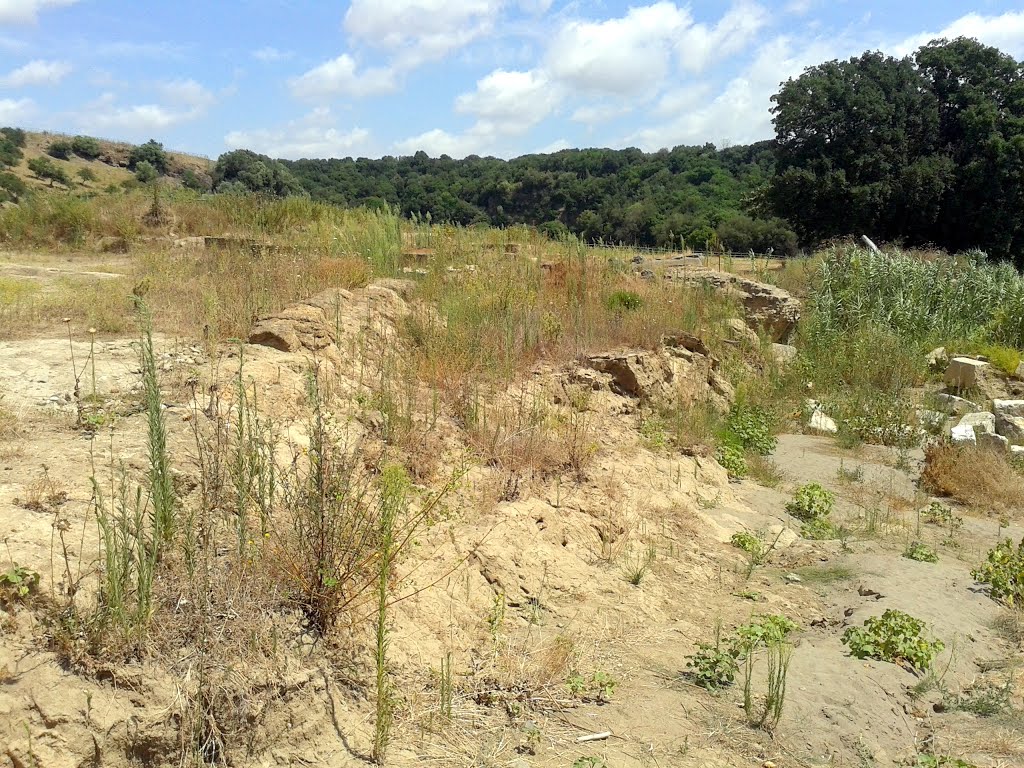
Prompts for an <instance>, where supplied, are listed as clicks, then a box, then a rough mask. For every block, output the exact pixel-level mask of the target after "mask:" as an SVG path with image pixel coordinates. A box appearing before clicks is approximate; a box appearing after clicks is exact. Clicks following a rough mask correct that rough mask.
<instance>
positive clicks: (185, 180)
mask: <svg viewBox="0 0 1024 768" xmlns="http://www.w3.org/2000/svg"><path fill="white" fill-rule="evenodd" d="M181 183H182V186H184V187H185V188H186V189H191V190H194V191H195V192H209V190H210V181H209V179H208V178H200V177H199V176H198V175H197V174H196V172H195V171H193V170H192V169H191V168H186V169H185V170H184V171H183V172H182V174H181Z"/></svg>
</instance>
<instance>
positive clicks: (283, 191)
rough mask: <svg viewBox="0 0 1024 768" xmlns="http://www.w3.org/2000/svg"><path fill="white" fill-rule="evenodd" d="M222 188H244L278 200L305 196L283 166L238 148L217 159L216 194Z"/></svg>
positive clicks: (214, 181) (215, 172) (232, 189)
mask: <svg viewBox="0 0 1024 768" xmlns="http://www.w3.org/2000/svg"><path fill="white" fill-rule="evenodd" d="M222 185H223V187H224V191H227V190H231V191H235V190H236V189H239V188H240V187H244V188H245V189H246V190H248V191H249V192H256V193H260V194H265V195H275V196H277V197H287V196H288V195H304V194H306V192H305V190H304V189H303V187H302V185H301V184H300V183H299V182H298V181H297V180H296V178H295V176H294V175H292V172H291V171H290V170H288V168H286V167H285V166H284V165H283V164H281V163H280V162H278V161H277V160H272V159H271V158H269V157H267V156H266V155H258V154H256V153H255V152H250V151H249V150H248V149H236V150H235V151H233V152H226V153H225V154H223V155H221V156H220V157H219V158H217V165H216V166H215V167H214V169H213V188H214V190H215V191H216V190H218V189H220V188H221V186H222Z"/></svg>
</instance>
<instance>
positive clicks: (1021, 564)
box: [971, 539, 1024, 606]
mask: <svg viewBox="0 0 1024 768" xmlns="http://www.w3.org/2000/svg"><path fill="white" fill-rule="evenodd" d="M971 576H973V577H974V580H975V581H977V582H978V583H979V584H988V585H989V594H990V595H991V596H992V597H993V598H995V599H996V600H1003V601H1004V602H1006V604H1007V605H1010V606H1018V605H1024V539H1021V541H1020V544H1018V545H1017V546H1016V547H1014V546H1013V542H1012V541H1010V539H1004V540H1003V541H1001V542H999V543H998V544H997V545H996V546H995V547H994V548H993V549H991V550H989V553H988V557H986V558H985V562H984V563H982V564H981V565H980V566H978V567H977V568H975V569H974V570H973V571H971Z"/></svg>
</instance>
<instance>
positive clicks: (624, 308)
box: [608, 291, 644, 312]
mask: <svg viewBox="0 0 1024 768" xmlns="http://www.w3.org/2000/svg"><path fill="white" fill-rule="evenodd" d="M643 305H644V301H643V299H641V298H640V294H638V293H634V292H633V291H615V293H613V294H612V295H611V296H609V297H608V309H610V310H611V311H612V312H635V311H636V310H638V309H640V307H642V306H643Z"/></svg>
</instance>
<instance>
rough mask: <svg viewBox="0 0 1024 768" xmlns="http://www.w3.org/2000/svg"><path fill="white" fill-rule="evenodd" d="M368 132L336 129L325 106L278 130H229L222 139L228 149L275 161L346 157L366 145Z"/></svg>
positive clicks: (331, 116) (355, 129)
mask: <svg viewBox="0 0 1024 768" xmlns="http://www.w3.org/2000/svg"><path fill="white" fill-rule="evenodd" d="M369 136H370V134H369V131H366V130H364V129H362V128H352V129H351V130H348V131H344V130H339V129H338V128H337V127H336V125H335V120H334V116H333V115H332V114H331V111H330V110H329V109H328V108H326V107H318V108H317V109H314V110H313V111H312V112H310V113H308V114H306V115H304V116H303V117H301V118H299V119H297V120H292V121H289V122H288V123H285V124H284V125H282V126H280V127H277V128H269V129H257V130H249V131H246V130H241V131H231V133H229V134H228V135H227V136H225V137H224V144H225V145H226V146H227V147H228V148H229V149H251V150H253V151H254V152H259V153H261V154H264V155H269V156H271V157H275V158H286V159H289V160H299V159H301V158H327V157H347V156H350V155H352V154H353V153H354V151H355V150H357V149H358V148H359V147H362V146H364V145H365V144H366V141H367V139H368V138H369Z"/></svg>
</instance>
